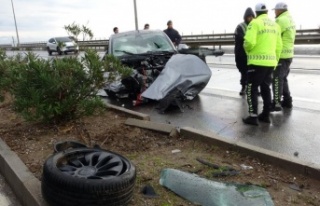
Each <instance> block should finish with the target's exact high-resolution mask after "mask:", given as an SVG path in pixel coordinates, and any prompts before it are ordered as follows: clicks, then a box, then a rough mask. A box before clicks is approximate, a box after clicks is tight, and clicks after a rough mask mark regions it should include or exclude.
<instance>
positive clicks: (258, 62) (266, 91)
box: [243, 3, 282, 125]
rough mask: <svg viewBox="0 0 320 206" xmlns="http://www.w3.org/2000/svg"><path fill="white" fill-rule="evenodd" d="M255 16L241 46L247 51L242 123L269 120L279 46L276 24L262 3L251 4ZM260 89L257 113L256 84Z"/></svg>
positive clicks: (279, 51)
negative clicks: (260, 107) (245, 106)
mask: <svg viewBox="0 0 320 206" xmlns="http://www.w3.org/2000/svg"><path fill="white" fill-rule="evenodd" d="M255 11H256V16H257V17H256V18H255V19H253V20H252V21H251V22H250V24H249V25H248V28H247V32H246V34H245V36H244V50H245V51H246V53H247V55H248V86H247V87H248V88H247V101H248V107H249V116H248V117H247V118H244V119H243V122H244V123H245V124H251V125H258V119H259V120H260V121H262V122H266V123H270V118H269V114H270V109H271V90H270V85H271V83H272V73H273V70H274V68H275V67H276V66H277V64H278V60H279V58H280V53H281V49H282V42H281V34H280V28H279V26H278V24H277V23H275V22H274V21H273V20H271V19H270V18H269V17H268V9H267V7H266V5H265V4H264V3H259V4H257V5H256V7H255ZM259 86H260V89H261V97H262V100H263V111H262V113H261V114H259V115H258V87H259Z"/></svg>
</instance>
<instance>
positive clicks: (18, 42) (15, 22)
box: [11, 0, 20, 47]
mask: <svg viewBox="0 0 320 206" xmlns="http://www.w3.org/2000/svg"><path fill="white" fill-rule="evenodd" d="M11 5H12V12H13V18H14V24H15V26H16V33H17V47H19V46H20V40H19V33H18V27H17V21H16V14H15V13H14V7H13V1H12V0H11Z"/></svg>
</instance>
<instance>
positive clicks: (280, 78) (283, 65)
mask: <svg viewBox="0 0 320 206" xmlns="http://www.w3.org/2000/svg"><path fill="white" fill-rule="evenodd" d="M291 62H292V58H289V59H280V60H279V63H278V66H277V67H276V69H275V70H274V72H273V81H272V90H273V101H274V102H275V103H280V102H281V98H282V96H283V101H287V102H291V101H292V97H291V94H290V89H289V84H288V76H289V73H290V65H291Z"/></svg>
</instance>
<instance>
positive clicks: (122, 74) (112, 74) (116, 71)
mask: <svg viewBox="0 0 320 206" xmlns="http://www.w3.org/2000/svg"><path fill="white" fill-rule="evenodd" d="M103 68H104V71H106V72H108V73H109V75H108V76H107V78H106V83H108V82H112V81H114V80H115V79H117V77H119V78H121V79H124V78H126V77H128V76H130V75H132V73H133V69H132V68H131V67H128V66H125V65H123V64H122V63H121V61H120V60H119V59H118V58H117V57H115V56H113V55H110V54H109V55H106V56H105V57H104V61H103Z"/></svg>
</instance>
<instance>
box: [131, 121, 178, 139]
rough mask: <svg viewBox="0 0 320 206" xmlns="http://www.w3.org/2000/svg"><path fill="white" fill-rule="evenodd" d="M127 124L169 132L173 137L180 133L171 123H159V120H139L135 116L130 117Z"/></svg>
mask: <svg viewBox="0 0 320 206" xmlns="http://www.w3.org/2000/svg"><path fill="white" fill-rule="evenodd" d="M125 124H126V125H130V126H135V127H140V128H144V129H149V130H153V131H157V132H161V133H165V134H169V136H171V137H172V136H176V135H178V130H177V128H176V127H175V126H174V125H171V124H164V123H157V122H152V121H146V120H138V119H134V118H128V119H127V120H126V122H125Z"/></svg>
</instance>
